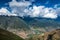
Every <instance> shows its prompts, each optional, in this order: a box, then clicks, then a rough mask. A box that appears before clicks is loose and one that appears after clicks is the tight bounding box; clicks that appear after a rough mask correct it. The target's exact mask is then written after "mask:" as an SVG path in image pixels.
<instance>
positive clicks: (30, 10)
mask: <svg viewBox="0 0 60 40" xmlns="http://www.w3.org/2000/svg"><path fill="white" fill-rule="evenodd" d="M33 1H35V0H31V1H25V0H22V1H19V2H17V1H16V0H12V1H11V2H9V6H10V8H11V10H12V12H9V11H8V10H7V9H6V8H2V9H3V11H1V12H4V13H8V14H9V15H15V16H20V17H23V16H30V17H44V18H52V19H55V18H57V17H58V16H60V11H59V10H60V8H58V7H57V6H58V5H55V6H54V7H49V8H48V7H46V6H41V5H40V6H36V5H33V6H32V7H29V6H30V5H32V2H33ZM2 9H1V10H2Z"/></svg>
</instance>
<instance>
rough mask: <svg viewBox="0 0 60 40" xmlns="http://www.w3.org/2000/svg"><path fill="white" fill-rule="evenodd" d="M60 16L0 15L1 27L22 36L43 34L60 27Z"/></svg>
mask: <svg viewBox="0 0 60 40" xmlns="http://www.w3.org/2000/svg"><path fill="white" fill-rule="evenodd" d="M59 20H60V17H58V18H57V19H49V18H48V19H47V18H41V17H39V18H37V17H35V18H32V17H29V16H28V17H19V16H0V28H2V29H5V30H8V31H11V32H13V33H15V34H17V35H19V36H21V35H23V36H21V37H23V38H24V37H25V38H26V37H27V36H31V35H32V34H41V33H44V32H47V31H51V30H54V29H59V28H60V21H59Z"/></svg>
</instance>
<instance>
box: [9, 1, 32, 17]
mask: <svg viewBox="0 0 60 40" xmlns="http://www.w3.org/2000/svg"><path fill="white" fill-rule="evenodd" d="M29 5H31V2H29V1H20V2H17V1H16V0H12V1H11V2H9V6H10V7H11V9H12V13H15V14H17V15H18V16H21V17H23V16H24V15H26V14H25V12H24V10H25V9H26V8H28V7H29Z"/></svg>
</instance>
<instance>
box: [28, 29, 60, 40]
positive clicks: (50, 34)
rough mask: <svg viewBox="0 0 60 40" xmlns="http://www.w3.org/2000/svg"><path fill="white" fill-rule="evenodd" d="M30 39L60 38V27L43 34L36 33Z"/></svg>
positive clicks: (53, 39) (47, 39) (59, 39)
mask: <svg viewBox="0 0 60 40" xmlns="http://www.w3.org/2000/svg"><path fill="white" fill-rule="evenodd" d="M29 40H60V29H57V30H54V31H50V32H45V33H44V34H43V35H34V36H32V37H31V38H30V39H29Z"/></svg>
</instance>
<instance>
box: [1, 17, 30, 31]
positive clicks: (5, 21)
mask: <svg viewBox="0 0 60 40" xmlns="http://www.w3.org/2000/svg"><path fill="white" fill-rule="evenodd" d="M0 28H3V29H5V30H9V29H18V30H19V29H20V30H21V29H23V30H26V29H29V27H28V25H27V24H26V22H25V21H23V20H22V19H20V18H19V17H17V16H0Z"/></svg>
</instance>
